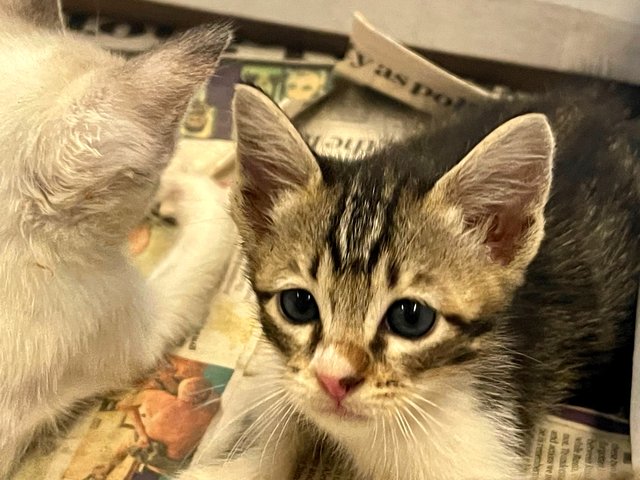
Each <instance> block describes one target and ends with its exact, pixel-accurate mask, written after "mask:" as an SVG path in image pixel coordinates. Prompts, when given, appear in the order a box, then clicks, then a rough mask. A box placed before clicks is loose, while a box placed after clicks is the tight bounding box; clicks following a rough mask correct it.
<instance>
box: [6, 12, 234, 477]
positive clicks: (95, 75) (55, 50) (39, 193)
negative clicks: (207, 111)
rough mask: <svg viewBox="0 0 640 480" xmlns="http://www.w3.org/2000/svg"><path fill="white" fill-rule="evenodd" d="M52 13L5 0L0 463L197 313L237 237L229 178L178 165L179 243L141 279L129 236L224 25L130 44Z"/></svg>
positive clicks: (194, 321) (183, 329)
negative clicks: (141, 46)
mask: <svg viewBox="0 0 640 480" xmlns="http://www.w3.org/2000/svg"><path fill="white" fill-rule="evenodd" d="M36 4H37V5H36ZM54 18H56V15H55V2H54V1H53V0H51V1H50V2H47V1H39V2H35V1H28V0H25V1H19V0H2V1H0V65H3V66H4V68H2V71H3V72H4V73H3V77H2V83H3V88H2V89H1V90H0V115H1V116H2V119H3V128H2V131H0V157H1V158H2V162H1V164H0V198H1V199H2V203H3V205H5V206H6V207H7V208H6V209H5V211H4V217H3V222H2V225H0V242H1V243H2V244H3V245H4V249H3V252H2V254H1V255H0V265H1V266H0V281H1V282H2V284H3V285H4V288H3V290H2V293H1V294H0V304H1V305H2V309H1V311H0V325H2V328H3V335H2V336H1V338H0V352H2V353H1V354H0V375H2V378H3V387H2V392H1V393H0V478H8V476H9V474H10V472H11V471H12V470H13V469H15V467H16V466H17V464H18V460H19V459H20V457H21V456H22V454H23V453H24V451H25V449H26V448H27V446H28V445H29V443H30V442H31V441H32V440H33V439H34V436H36V435H38V434H39V433H40V432H43V431H45V430H47V427H48V426H49V425H51V424H53V423H55V421H56V419H57V418H60V417H63V418H68V417H69V416H70V415H71V413H72V408H73V406H74V405H75V404H77V403H78V402H80V401H82V400H84V399H86V398H89V397H93V396H95V395H97V394H99V393H102V392H105V391H112V390H114V389H118V388H122V387H126V386H127V385H128V384H129V382H131V381H132V380H134V379H136V378H139V377H140V376H141V375H142V374H144V373H146V372H147V371H149V370H150V369H152V368H154V366H155V365H156V363H157V362H158V361H159V360H160V359H161V358H162V356H163V354H164V352H165V351H166V349H167V348H168V347H169V346H171V345H173V344H175V343H176V342H178V341H180V340H181V338H184V336H185V335H187V334H189V332H191V331H192V330H193V329H195V328H197V327H198V326H199V324H200V322H201V321H202V319H203V318H204V316H205V315H206V312H207V308H208V304H209V298H210V296H211V295H212V293H213V291H214V289H215V288H216V286H217V283H218V281H219V280H220V277H221V275H222V273H223V272H224V269H225V264H226V262H227V257H228V255H229V253H230V251H231V250H232V248H233V243H234V240H233V238H232V236H233V226H232V223H231V220H230V218H228V216H227V215H226V212H225V210H224V203H225V201H226V200H225V195H224V193H223V192H222V191H221V190H220V189H219V188H218V187H217V186H216V185H215V184H214V183H213V182H212V181H211V180H209V179H208V178H199V177H198V178H196V177H179V178H177V177H171V178H167V179H165V180H164V181H163V186H162V189H161V192H160V197H159V199H160V200H166V199H168V198H171V199H173V201H174V202H176V203H177V204H176V206H175V207H176V212H177V213H176V216H177V217H178V221H179V223H180V225H181V228H182V229H183V231H182V234H181V238H180V240H179V242H178V243H177V245H176V247H175V249H174V250H173V251H172V252H171V253H170V254H169V255H168V256H167V257H166V258H165V259H164V260H163V262H162V263H161V264H160V265H159V266H158V268H157V269H156V270H155V271H154V272H153V273H152V274H151V276H150V278H149V279H148V280H146V281H145V280H144V279H143V278H141V276H140V275H139V273H138V272H137V271H136V270H135V269H134V268H133V267H132V266H131V265H130V264H129V262H128V260H127V258H126V257H125V256H124V254H123V248H122V247H123V245H124V244H125V242H126V236H127V233H128V232H129V230H130V228H131V227H132V226H133V225H135V224H136V223H137V222H138V221H140V220H141V219H142V217H143V216H144V214H145V210H146V208H147V206H148V204H149V202H150V201H151V200H152V198H153V197H154V195H155V193H156V189H157V187H158V184H159V182H160V176H161V174H162V171H163V169H164V167H165V165H166V163H167V162H168V160H169V159H170V157H171V155H172V153H173V149H174V143H175V139H176V129H177V126H178V124H179V122H180V119H181V117H182V115H183V114H184V111H185V109H186V107H187V104H188V102H189V100H190V97H191V95H192V93H193V92H194V91H195V90H196V89H197V88H198V87H199V86H200V85H201V83H202V82H204V81H205V80H206V79H208V78H209V77H210V75H211V74H212V73H213V71H214V69H215V67H216V64H217V60H218V57H219V55H220V52H221V51H222V50H223V49H224V48H225V46H226V45H227V44H228V42H229V39H230V33H229V29H228V28H227V27H224V26H206V27H199V28H196V29H194V30H191V31H188V32H186V33H184V34H183V35H181V36H179V37H177V38H174V39H172V40H169V41H167V42H166V43H165V44H163V45H162V46H160V47H158V48H157V49H156V50H154V51H151V52H148V53H145V54H142V55H140V56H138V57H136V58H135V59H131V60H124V59H122V58H120V57H117V56H114V55H111V54H108V53H107V52H104V51H101V50H99V49H98V48H97V47H96V46H94V45H93V44H92V43H90V42H88V41H83V40H81V39H78V38H75V37H73V36H63V35H62V34H61V33H60V32H59V31H57V30H56V29H57V26H56V22H55V21H53V19H54ZM204 239H207V241H204ZM212 244H214V245H216V247H215V248H212V247H211V245H212Z"/></svg>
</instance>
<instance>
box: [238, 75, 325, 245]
mask: <svg viewBox="0 0 640 480" xmlns="http://www.w3.org/2000/svg"><path fill="white" fill-rule="evenodd" d="M233 112H234V118H235V123H236V134H237V140H238V147H237V165H238V180H237V181H238V183H237V186H236V191H235V195H234V202H233V215H234V217H235V218H236V220H237V221H240V222H241V223H243V224H245V223H248V225H247V226H248V227H250V228H251V229H252V230H253V232H254V233H256V234H261V233H264V232H266V231H268V230H269V228H270V225H271V217H270V215H271V211H272V208H273V206H274V205H275V203H276V201H277V200H278V198H280V197H281V195H282V194H283V193H286V192H289V191H291V190H296V189H300V188H304V187H307V186H309V185H311V184H312V183H313V182H316V181H318V180H319V179H320V178H321V172H320V167H319V166H318V163H317V161H316V159H315V157H314V156H313V153H311V150H310V149H309V147H308V146H307V144H306V143H305V142H304V140H303V139H302V136H301V135H300V133H299V132H298V131H297V130H296V129H295V127H294V126H293V125H292V124H291V122H290V121H289V119H288V118H287V116H286V115H285V114H284V112H282V110H280V108H278V106H277V105H276V104H275V103H274V102H273V101H272V100H271V99H270V98H269V97H267V96H266V95H265V94H264V93H262V92H261V91H259V90H258V89H256V88H253V87H249V86H247V85H238V86H237V87H236V94H235V97H234V100H233Z"/></svg>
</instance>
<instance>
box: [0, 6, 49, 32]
mask: <svg viewBox="0 0 640 480" xmlns="http://www.w3.org/2000/svg"><path fill="white" fill-rule="evenodd" d="M0 10H4V11H5V13H7V14H9V15H14V16H16V17H19V18H22V19H24V20H26V21H27V22H29V23H33V24H35V25H38V26H41V27H47V28H53V27H56V28H60V27H61V25H60V19H59V18H58V7H57V4H56V0H3V1H2V2H0Z"/></svg>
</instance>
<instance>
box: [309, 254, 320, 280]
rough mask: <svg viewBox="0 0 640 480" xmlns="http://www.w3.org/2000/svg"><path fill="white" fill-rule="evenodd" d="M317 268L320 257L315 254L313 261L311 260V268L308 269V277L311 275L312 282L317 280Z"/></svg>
mask: <svg viewBox="0 0 640 480" xmlns="http://www.w3.org/2000/svg"><path fill="white" fill-rule="evenodd" d="M318 268H320V255H319V254H317V253H316V254H315V255H314V256H313V260H311V266H310V267H309V275H311V278H313V279H314V280H317V279H318Z"/></svg>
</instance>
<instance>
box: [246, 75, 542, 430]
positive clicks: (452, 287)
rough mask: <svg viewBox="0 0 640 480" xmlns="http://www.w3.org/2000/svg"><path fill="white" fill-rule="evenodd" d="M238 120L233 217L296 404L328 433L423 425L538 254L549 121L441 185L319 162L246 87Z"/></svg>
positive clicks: (383, 164) (501, 135) (483, 147)
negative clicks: (398, 416) (383, 419)
mask: <svg viewBox="0 0 640 480" xmlns="http://www.w3.org/2000/svg"><path fill="white" fill-rule="evenodd" d="M235 108H236V121H237V127H238V128H237V130H238V142H239V144H238V154H239V161H240V172H239V173H240V179H239V182H238V186H237V188H236V194H235V206H234V211H233V213H234V216H235V219H236V222H237V223H238V225H239V227H240V230H241V234H242V236H243V240H244V242H245V251H246V253H247V256H248V260H249V268H250V275H251V278H252V282H253V286H254V289H255V290H256V293H257V295H258V298H259V301H260V306H261V318H260V320H261V322H262V325H263V329H264V333H265V335H266V337H267V338H268V339H269V340H270V341H271V343H272V344H273V345H274V346H275V348H276V349H277V350H278V351H279V352H280V357H281V359H282V362H283V364H284V365H285V367H286V368H285V370H284V372H285V373H284V377H283V381H284V382H285V385H286V388H287V389H288V391H289V392H290V398H291V399H292V401H293V402H294V403H295V404H297V405H298V406H299V409H300V410H301V411H302V412H304V413H305V414H306V415H308V416H310V417H311V418H313V419H314V421H316V422H317V423H318V424H319V425H320V426H323V427H325V428H327V429H329V430H330V431H342V430H341V427H340V426H341V425H344V422H345V421H349V422H352V423H353V424H354V425H358V424H360V425H362V426H363V428H367V426H370V423H371V422H370V421H371V420H372V419H375V418H378V417H379V416H385V415H387V414H388V412H390V411H393V409H404V410H405V411H408V412H411V413H409V414H410V415H413V416H414V420H416V421H417V418H416V417H417V416H419V415H424V413H423V408H424V407H425V405H424V403H423V404H422V405H418V403H420V402H424V401H425V400H424V399H425V398H426V399H427V400H426V401H427V402H431V403H433V404H441V403H442V401H443V399H444V398H445V397H446V396H447V394H448V390H447V389H451V388H456V387H453V386H452V384H451V383H448V382H449V380H451V378H454V377H458V378H460V379H462V378H465V379H466V378H468V377H467V376H465V375H461V373H462V374H463V373H464V372H465V371H466V369H469V368H474V365H475V363H476V362H477V361H480V360H479V359H480V357H481V356H482V352H483V349H487V348H490V347H491V344H492V341H493V337H492V335H491V334H490V333H491V330H492V328H493V325H491V324H490V323H489V322H487V321H485V320H483V317H485V316H486V315H487V314H489V313H491V312H493V311H496V310H498V309H500V308H502V307H503V305H504V304H505V303H507V302H509V300H510V297H511V295H512V293H513V290H514V289H515V288H516V287H517V286H518V285H519V284H520V282H521V281H522V276H523V272H524V270H525V269H526V266H527V265H528V263H529V262H530V261H531V259H532V258H533V256H534V255H535V253H536V251H537V248H538V246H539V243H540V240H541V238H542V233H543V218H542V210H543V208H544V205H545V203H546V200H547V196H548V190H549V183H550V165H551V157H552V151H553V139H552V137H551V134H550V131H549V128H548V125H547V123H546V120H545V119H544V117H542V116H541V115H528V116H523V117H519V118H517V119H514V120H512V121H510V122H507V123H506V124H505V125H503V126H502V127H500V128H499V129H497V130H496V131H495V132H494V133H492V134H491V135H489V136H488V137H487V138H486V139H485V140H484V141H483V142H482V143H481V144H479V145H478V146H477V147H475V148H474V149H473V150H472V151H471V152H470V153H469V154H468V155H467V157H465V158H464V159H463V160H462V161H461V162H460V163H459V164H458V165H457V166H456V167H454V168H453V169H452V170H451V171H449V172H448V173H447V174H445V175H444V176H443V177H442V178H441V179H439V180H437V181H436V182H435V184H434V182H433V181H429V180H423V179H421V178H420V175H419V174H416V173H417V172H415V171H411V169H410V168H409V167H406V166H404V165H403V163H402V161H398V160H395V159H393V158H392V157H393V156H388V157H385V156H384V155H383V156H381V157H376V158H372V159H369V160H363V161H361V162H357V163H355V162H354V163H344V162H339V161H336V160H330V159H316V158H315V157H314V156H313V155H312V154H311V152H309V150H308V149H307V148H306V146H305V145H304V143H303V142H302V141H301V140H300V138H299V135H297V133H296V132H295V131H294V130H293V129H292V127H291V126H290V124H289V123H288V122H287V120H286V118H284V116H283V114H282V113H281V112H279V111H278V110H277V109H276V108H275V107H274V106H273V105H272V104H270V103H269V101H268V100H266V99H265V98H264V97H261V96H260V95H259V94H258V93H256V92H255V91H253V90H251V89H248V88H247V87H241V88H240V89H239V90H238V92H237V95H236V101H235ZM249 114H251V116H249ZM514 159H515V160H514ZM488 160H490V161H488ZM418 398H420V400H418ZM421 412H422V413H421Z"/></svg>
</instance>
